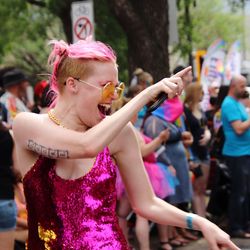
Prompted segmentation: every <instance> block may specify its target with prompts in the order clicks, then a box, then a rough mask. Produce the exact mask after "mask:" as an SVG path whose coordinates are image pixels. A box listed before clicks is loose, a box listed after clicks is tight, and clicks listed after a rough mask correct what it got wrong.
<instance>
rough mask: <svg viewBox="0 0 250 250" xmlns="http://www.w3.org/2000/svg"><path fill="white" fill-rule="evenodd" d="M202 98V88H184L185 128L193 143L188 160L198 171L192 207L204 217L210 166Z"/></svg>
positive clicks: (194, 183)
mask: <svg viewBox="0 0 250 250" xmlns="http://www.w3.org/2000/svg"><path fill="white" fill-rule="evenodd" d="M202 96H203V92H202V86H201V85H200V84H197V83H193V84H190V85H189V86H188V87H187V88H186V97H185V101H184V104H185V107H184V112H185V117H186V119H185V120H186V126H187V128H188V129H189V130H190V132H191V133H192V135H193V138H194V142H193V144H192V146H191V153H192V155H191V157H190V160H191V161H192V162H193V163H194V164H195V165H196V170H197V169H200V174H199V176H198V175H196V178H195V180H194V182H193V188H194V196H193V207H194V211H195V212H196V213H197V214H199V215H200V216H203V217H205V215H206V205H205V204H206V203H205V191H206V187H207V180H208V174H209V166H210V159H209V158H210V157H209V152H208V143H209V141H210V138H211V133H210V131H209V129H208V127H207V121H206V117H205V113H204V112H203V111H202V110H201V107H200V101H201V100H202Z"/></svg>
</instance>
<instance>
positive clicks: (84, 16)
mask: <svg viewBox="0 0 250 250" xmlns="http://www.w3.org/2000/svg"><path fill="white" fill-rule="evenodd" d="M71 20H72V32H73V43H75V42H77V41H78V40H82V39H86V38H87V37H88V36H92V37H93V39H94V9H93V1H92V0H85V1H81V2H72V4H71Z"/></svg>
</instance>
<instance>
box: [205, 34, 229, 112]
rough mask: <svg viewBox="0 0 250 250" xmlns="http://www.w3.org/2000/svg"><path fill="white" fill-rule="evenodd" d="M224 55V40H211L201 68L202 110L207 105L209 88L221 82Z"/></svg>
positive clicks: (206, 107)
mask: <svg viewBox="0 0 250 250" xmlns="http://www.w3.org/2000/svg"><path fill="white" fill-rule="evenodd" d="M225 55H226V53H225V42H224V41H223V40H221V39H218V40H216V41H215V42H213V43H212V44H211V45H210V46H209V48H208V50H207V54H206V55H205V58H204V62H203V64H202V69H201V84H202V86H203V91H204V97H203V101H202V108H203V110H207V109H208V107H209V98H210V96H209V88H210V87H211V86H212V85H213V86H214V85H216V86H220V85H221V84H222V82H223V78H224V60H225Z"/></svg>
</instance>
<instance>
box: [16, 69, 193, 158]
mask: <svg viewBox="0 0 250 250" xmlns="http://www.w3.org/2000/svg"><path fill="white" fill-rule="evenodd" d="M186 71H189V68H187V69H186ZM186 71H184V72H186ZM182 88H183V87H182V81H181V78H178V77H177V78H176V77H174V78H171V80H169V79H168V78H164V79H163V80H161V81H159V82H158V83H156V84H155V85H152V86H150V87H148V88H147V89H145V90H144V91H143V92H141V93H140V94H138V95H137V96H136V97H135V98H133V99H132V100H131V101H130V102H129V103H128V104H126V105H125V106H124V107H123V108H122V109H120V110H119V111H117V112H116V113H115V114H113V115H112V116H110V117H107V118H105V119H104V120H103V121H102V122H100V123H99V124H97V125H96V126H94V127H92V128H90V129H89V130H87V131H86V132H84V133H80V132H74V131H70V130H67V129H65V128H62V127H58V126H56V125H55V124H52V123H51V122H49V121H48V117H47V116H46V115H44V116H41V115H35V114H29V113H21V114H19V115H18V116H17V117H16V119H15V120H14V125H13V130H14V135H15V140H16V142H17V145H18V147H21V148H23V149H28V150H31V151H33V152H35V153H37V154H39V155H44V156H46V157H50V158H84V157H94V156H96V155H97V153H98V152H100V151H101V150H102V149H103V148H104V147H105V146H106V145H107V144H109V143H110V142H111V141H112V140H113V139H114V137H115V136H117V134H119V132H120V131H121V130H122V128H123V127H124V126H125V125H126V123H127V122H128V121H129V120H130V119H131V118H132V117H133V116H134V115H135V114H136V113H137V112H138V111H139V110H140V109H141V108H142V107H143V106H144V105H145V104H146V103H147V102H149V101H152V100H153V99H154V98H156V97H157V95H158V94H159V93H160V92H165V93H168V94H169V95H175V94H179V93H180V92H181V91H182Z"/></svg>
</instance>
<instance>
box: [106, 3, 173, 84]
mask: <svg viewBox="0 0 250 250" xmlns="http://www.w3.org/2000/svg"><path fill="white" fill-rule="evenodd" d="M108 2H109V5H110V8H111V9H112V10H113V12H114V14H115V16H116V18H117V20H118V21H119V23H120V24H121V26H122V27H123V29H124V30H125V32H126V35H127V41H128V63H129V69H130V72H131V71H132V70H134V69H135V68H136V67H142V68H143V69H144V70H146V71H148V72H150V73H152V74H153V76H154V79H155V80H156V81H157V80H159V79H161V78H163V77H165V76H166V75H167V74H168V73H169V61H168V59H169V58H168V56H169V55H168V3H167V0H158V1H152V0H141V1H136V0H108Z"/></svg>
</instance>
